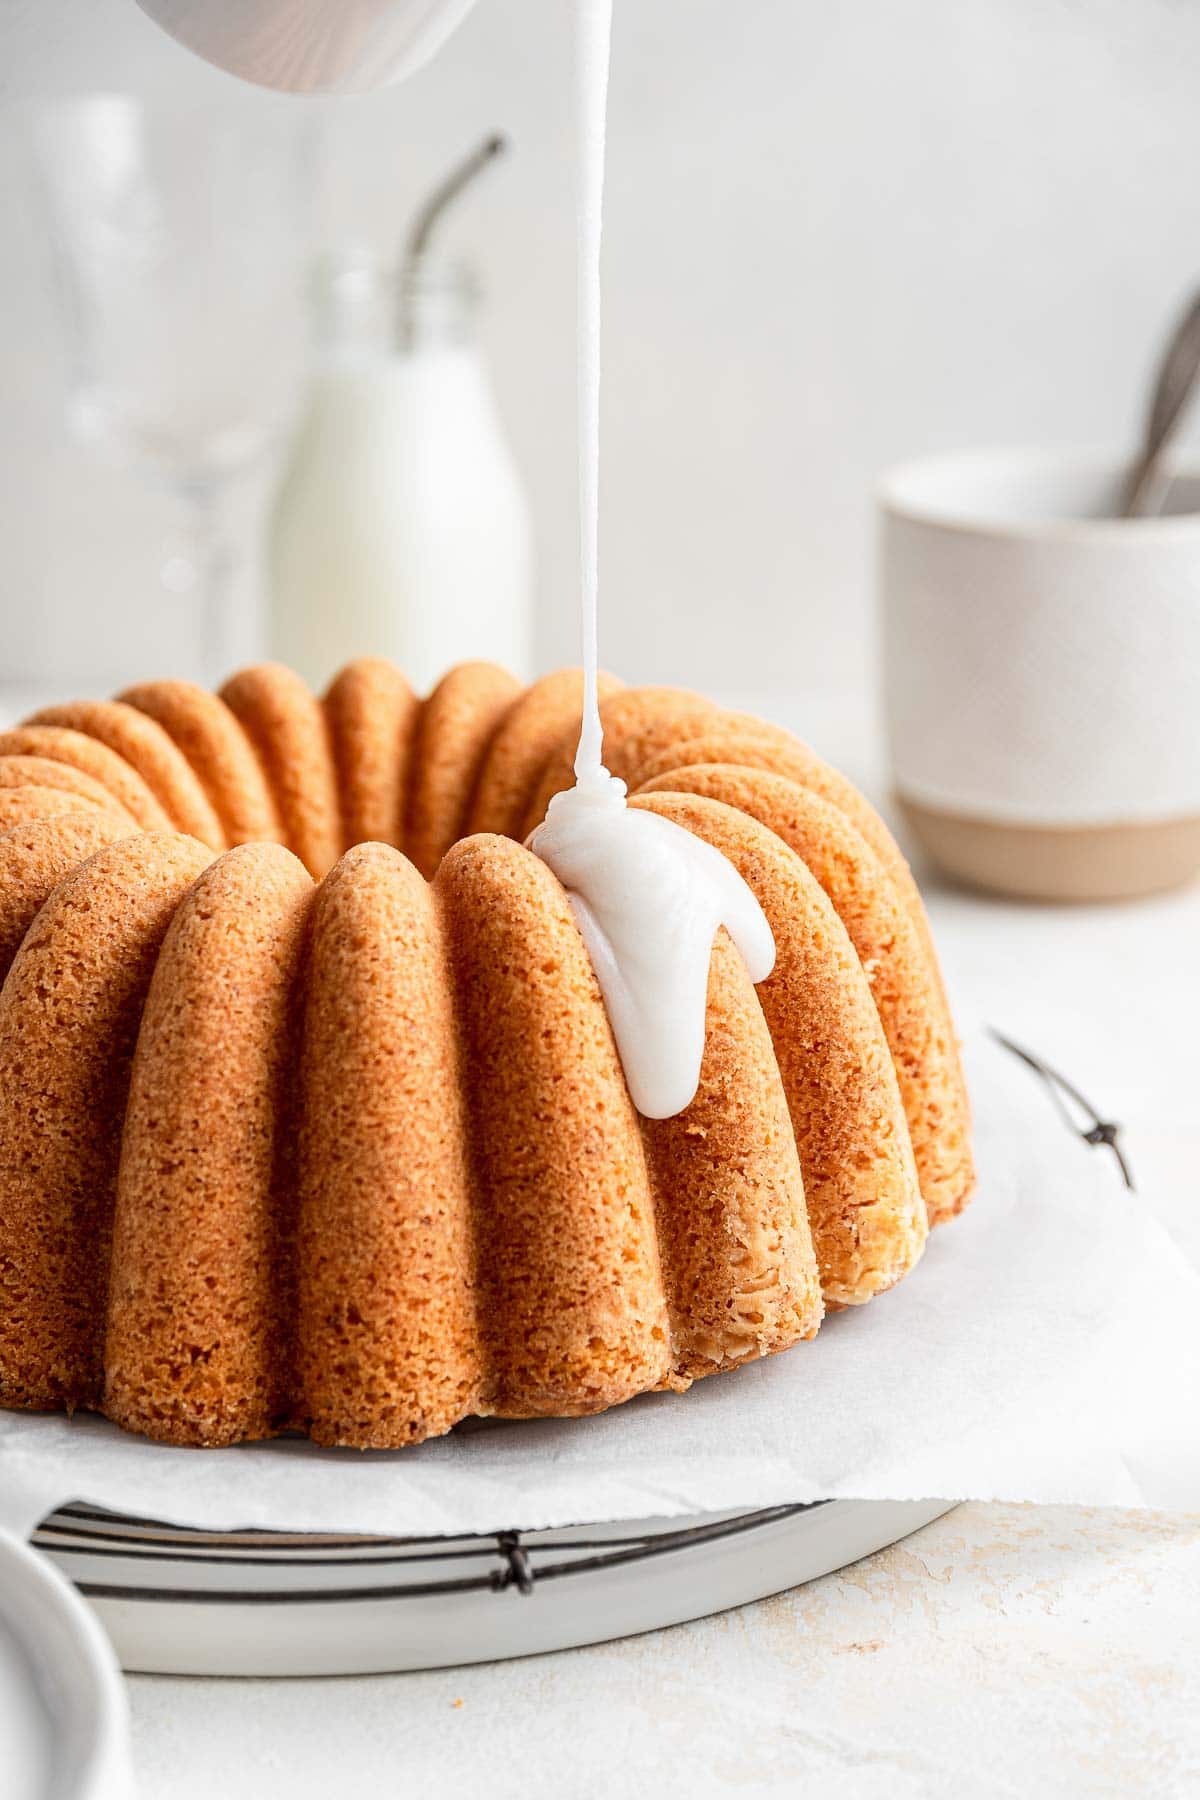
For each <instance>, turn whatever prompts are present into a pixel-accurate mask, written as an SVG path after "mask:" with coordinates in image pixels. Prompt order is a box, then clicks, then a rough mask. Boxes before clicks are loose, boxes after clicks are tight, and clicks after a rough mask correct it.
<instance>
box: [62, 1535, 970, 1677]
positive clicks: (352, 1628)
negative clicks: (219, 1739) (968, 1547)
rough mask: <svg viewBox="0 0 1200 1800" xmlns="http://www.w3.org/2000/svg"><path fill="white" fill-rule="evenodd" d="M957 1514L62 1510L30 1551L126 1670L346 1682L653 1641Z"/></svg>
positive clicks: (826, 1572) (793, 1584) (789, 1585)
mask: <svg viewBox="0 0 1200 1800" xmlns="http://www.w3.org/2000/svg"><path fill="white" fill-rule="evenodd" d="M948 1510H949V1507H948V1503H947V1502H946V1501H944V1500H927V1501H904V1502H900V1501H865V1500H834V1501H827V1502H825V1503H823V1504H820V1505H817V1506H808V1507H772V1508H770V1509H768V1510H766V1511H764V1512H760V1513H752V1514H737V1513H724V1514H714V1515H709V1516H707V1517H705V1518H702V1519H686V1520H678V1519H676V1520H664V1519H653V1520H641V1521H626V1522H621V1523H616V1524H606V1525H588V1526H578V1527H573V1528H572V1527H567V1528H563V1529H560V1530H556V1531H530V1532H523V1533H516V1532H497V1533H494V1534H490V1535H486V1536H479V1537H469V1538H409V1539H396V1538H391V1539H388V1538H363V1537H329V1536H325V1537H316V1536H310V1535H304V1534H287V1533H276V1532H262V1531H259V1532H238V1533H232V1534H226V1533H217V1532H203V1531H194V1530H186V1529H182V1528H180V1527H178V1526H170V1525H155V1524H153V1523H150V1522H146V1521H137V1520H131V1519H126V1518H122V1517H120V1516H119V1515H116V1514H111V1513H105V1512H101V1511H99V1510H98V1509H94V1508H86V1507H67V1508H64V1509H63V1510H62V1511H61V1512H58V1513H56V1514H54V1515H53V1516H52V1517H51V1518H50V1519H48V1520H47V1521H45V1523H44V1524H43V1525H42V1527H41V1528H40V1530H39V1532H38V1533H37V1535H36V1537H35V1540H34V1541H35V1542H36V1543H38V1544H39V1545H41V1546H42V1547H44V1548H45V1549H46V1550H47V1551H49V1553H50V1554H51V1555H52V1556H53V1557H54V1559H55V1560H56V1561H57V1562H58V1563H59V1565H60V1567H62V1568H63V1569H64V1570H65V1571H67V1572H68V1573H69V1574H70V1576H71V1578H72V1579H73V1580H74V1581H76V1582H77V1583H78V1584H79V1586H80V1587H81V1589H82V1591H83V1593H84V1594H85V1595H86V1596H87V1598H88V1599H89V1600H90V1602H91V1604H92V1605H93V1606H94V1607H95V1609H96V1611H97V1613H98V1614H99V1616H100V1618H101V1620H102V1621H103V1623H104V1625H105V1627H106V1629H107V1631H108V1632H109V1634H110V1636H111V1637H112V1640H113V1643H114V1644H115V1646H116V1649H117V1652H118V1655H119V1656H120V1658H121V1661H122V1663H123V1664H124V1666H125V1667H126V1668H127V1669H130V1670H138V1671H143V1672H154V1673H161V1674H174V1675H351V1674H374V1673H383V1672H385V1671H391V1670H403V1669H435V1668H445V1667H449V1666H451V1665H453V1664H456V1663H471V1662H488V1661H491V1660H493V1659H495V1658H501V1657H509V1656H528V1655H531V1654H533V1653H535V1652H538V1651H545V1650H564V1649H568V1648H570V1647H572V1646H574V1645H578V1644H594V1643H601V1642H603V1641H605V1640H606V1639H609V1638H616V1637H627V1636H630V1635H631V1634H633V1633H635V1632H640V1631H652V1630H655V1629H656V1628H658V1627H659V1626H663V1625H674V1624H678V1623H680V1622H681V1621H682V1620H685V1619H697V1618H701V1617H703V1616H704V1615H705V1614H707V1613H713V1612H720V1611H722V1610H723V1609H724V1608H726V1607H730V1606H740V1605H742V1604H744V1603H745V1602H746V1601H749V1600H759V1599H762V1598H763V1597H764V1596H765V1595H767V1594H775V1593H779V1592H781V1591H782V1590H783V1589H784V1588H790V1587H795V1586H797V1585H798V1584H799V1583H800V1582H804V1581H811V1580H813V1579H814V1578H815V1577H816V1576H818V1575H825V1574H828V1573H829V1572H830V1570H832V1569H837V1568H841V1567H843V1566H844V1565H845V1564H846V1563H850V1562H854V1561H856V1560H857V1559H858V1558H860V1557H862V1556H867V1555H869V1554H871V1553H872V1552H873V1551H875V1550H879V1549H881V1548H882V1547H883V1546H884V1545H886V1544H891V1543H894V1542H895V1541H896V1540H897V1539H898V1538H901V1537H905V1536H907V1534H908V1533H909V1532H911V1531H916V1530H917V1529H918V1527H920V1526H922V1525H925V1524H928V1522H929V1521H930V1520H931V1519H935V1518H937V1517H939V1516H940V1514H942V1513H944V1512H946V1511H948Z"/></svg>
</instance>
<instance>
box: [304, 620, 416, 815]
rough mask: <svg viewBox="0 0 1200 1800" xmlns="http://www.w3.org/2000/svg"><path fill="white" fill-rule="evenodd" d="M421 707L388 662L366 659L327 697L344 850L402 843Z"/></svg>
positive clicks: (354, 664) (349, 669)
mask: <svg viewBox="0 0 1200 1800" xmlns="http://www.w3.org/2000/svg"><path fill="white" fill-rule="evenodd" d="M419 712H420V702H419V701H418V699H417V696H416V695H415V694H414V693H413V691H412V688H411V687H410V686H409V684H408V682H407V681H406V680H405V678H404V676H403V675H402V674H401V673H400V671H399V669H397V668H396V667H395V665H394V664H392V663H390V662H384V661H383V659H382V658H381V657H376V656H363V657H360V658H359V659H358V661H357V662H352V663H349V664H348V665H347V667H346V668H344V669H343V670H342V672H341V674H340V675H339V676H338V677H337V679H336V680H335V681H334V682H333V683H332V684H331V685H330V688H329V692H328V693H327V694H326V696H325V717H326V718H327V719H328V721H329V730H330V733H331V735H332V738H333V757H334V763H335V765H336V768H337V778H338V790H339V792H340V794H341V799H342V826H343V831H344V836H345V847H346V849H347V850H349V849H350V848H351V847H352V846H353V845H355V844H370V843H377V844H392V845H395V846H397V847H399V845H400V844H402V843H403V842H404V813H405V806H406V802H407V794H408V775H409V766H410V761H411V755H412V742H413V733H414V731H415V730H416V724H417V716H418V714H419Z"/></svg>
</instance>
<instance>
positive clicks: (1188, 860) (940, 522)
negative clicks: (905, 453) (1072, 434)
mask: <svg viewBox="0 0 1200 1800" xmlns="http://www.w3.org/2000/svg"><path fill="white" fill-rule="evenodd" d="M1126 473H1127V467H1126V465H1124V464H1122V463H1121V462H1119V461H1118V460H1117V459H1116V458H1109V459H1106V458H1104V457H1102V456H1095V455H1087V454H1083V453H1069V452H1056V451H1028V452H1024V451H1002V452H979V453H974V454H969V455H955V456H945V457H938V458H934V459H931V460H928V461H923V462H918V463H911V464H908V465H907V466H905V467H902V468H899V469H896V470H894V471H893V472H892V473H891V474H890V475H888V476H887V477H886V479H885V480H884V482H883V484H882V487H881V490H880V495H879V509H880V545H879V550H880V589H881V600H882V610H883V668H884V703H885V710H886V716H887V732H888V740H889V744H890V749H891V759H892V771H893V779H894V784H895V789H896V794H897V797H898V799H899V801H900V804H901V806H902V809H903V811H904V813H905V815H906V816H907V819H908V821H909V823H910V825H911V826H912V828H913V830H914V832H915V833H916V835H917V837H918V838H919V839H920V840H921V842H922V844H923V845H924V847H925V849H926V850H927V851H928V852H929V853H930V854H931V856H932V857H933V858H934V860H935V861H936V862H938V863H940V864H941V865H942V867H943V868H945V869H946V870H948V871H949V872H950V873H951V874H953V875H955V876H957V877H959V878H960V879H962V880H965V881H967V882H969V883H971V884H972V885H974V886H977V887H982V888H988V889H992V890H994V891H997V892H1001V893H1008V894H1016V895H1020V896H1023V897H1027V898H1033V899H1046V900H1111V899H1121V898H1131V897H1133V896H1135V895H1139V894H1148V893H1153V892H1155V891H1157V890H1158V889H1162V888H1167V887H1172V886H1175V885H1177V884H1178V883H1181V882H1183V881H1186V880H1187V879H1188V878H1189V876H1191V875H1193V874H1195V872H1196V870H1197V869H1198V868H1200V467H1190V468H1186V469H1184V470H1182V471H1181V472H1180V473H1178V474H1177V476H1176V479H1175V481H1174V483H1173V485H1172V488H1171V491H1170V494H1169V496H1168V500H1167V510H1166V511H1165V512H1164V514H1163V516H1161V517H1158V518H1152V519H1138V520H1125V519H1121V518H1118V517H1115V516H1114V515H1115V512H1116V508H1117V506H1118V504H1119V496H1120V494H1121V491H1122V487H1123V482H1124V478H1125V475H1126Z"/></svg>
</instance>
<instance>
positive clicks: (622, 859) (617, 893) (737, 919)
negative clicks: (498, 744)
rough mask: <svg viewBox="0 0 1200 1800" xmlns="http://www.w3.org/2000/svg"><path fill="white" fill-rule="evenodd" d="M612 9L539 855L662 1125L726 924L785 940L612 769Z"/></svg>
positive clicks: (583, 184)
mask: <svg viewBox="0 0 1200 1800" xmlns="http://www.w3.org/2000/svg"><path fill="white" fill-rule="evenodd" d="M611 34H612V0H577V4H576V77H577V92H576V108H575V118H576V130H577V143H576V168H575V179H576V204H577V212H578V223H577V248H578V259H579V260H578V271H577V305H578V350H577V359H578V381H579V396H578V426H579V545H580V595H581V608H582V627H583V629H582V636H583V719H582V724H581V729H580V734H579V746H578V748H577V750H576V752H575V786H574V787H573V788H568V789H566V790H565V791H564V792H563V793H560V794H557V795H556V796H555V797H554V799H553V800H552V801H551V802H550V807H549V810H548V812H547V814H546V818H545V820H544V822H543V823H542V824H541V825H539V826H538V828H537V829H536V830H535V831H534V832H533V833H532V834H531V835H530V838H529V848H530V849H531V850H532V851H533V852H534V854H535V855H537V856H540V857H541V858H542V860H543V862H545V863H547V864H548V865H549V867H550V868H551V869H552V870H553V871H554V873H555V875H557V877H558V879H559V881H561V883H562V885H563V887H564V888H565V889H566V890H567V893H568V895H569V897H570V902H571V910H572V912H573V913H574V916H575V920H576V923H577V924H578V926H579V931H580V935H581V936H582V938H583V941H584V943H585V944H586V945H587V950H588V955H589V956H590V957H591V960H592V966H593V968H594V969H595V971H596V979H597V980H598V981H599V983H600V991H601V993H602V994H603V996H604V1004H605V1008H606V1010H607V1012H608V1017H609V1023H610V1024H611V1026H612V1031H613V1037H614V1038H615V1040H616V1045H617V1050H618V1053H619V1054H620V1058H621V1066H622V1068H623V1069H624V1072H625V1080H626V1082H627V1083H628V1086H629V1092H630V1096H631V1098H632V1100H633V1103H634V1105H635V1106H636V1107H637V1109H638V1111H639V1112H640V1113H642V1114H644V1116H645V1117H646V1118H649V1119H668V1118H671V1117H673V1116H674V1114H676V1113H680V1112H683V1110H684V1108H685V1107H687V1106H689V1105H690V1104H691V1102H692V1100H693V1099H694V1098H695V1095H696V1090H697V1088H698V1086H699V1083H700V1067H701V1063H702V1062H703V1059H704V1033H705V1009H706V1003H707V996H708V972H709V964H710V962H711V960H712V947H713V939H714V938H715V936H716V934H717V932H718V931H719V930H720V928H721V926H722V925H723V926H725V928H726V929H727V930H728V932H729V935H730V937H731V938H732V939H733V942H734V944H735V945H736V947H737V949H738V950H739V951H740V952H741V955H742V959H743V961H744V962H745V964H746V968H747V970H748V972H749V975H750V979H751V980H752V981H753V982H756V983H757V982H760V981H765V980H766V979H767V976H768V975H769V974H770V973H771V970H772V968H773V967H774V964H775V941H774V939H773V937H772V936H771V928H770V926H769V925H768V924H767V921H766V917H765V915H764V913H763V910H762V908H761V907H760V906H759V904H758V901H757V900H756V899H755V897H754V895H753V894H752V893H751V891H750V889H749V888H748V887H747V886H746V883H745V882H744V881H743V880H742V878H741V876H740V875H739V874H738V873H737V870H736V869H735V868H734V867H733V865H732V863H730V862H728V861H727V860H726V858H725V857H724V856H723V855H722V854H721V852H720V851H719V850H714V849H713V847H712V846H711V845H710V844H706V843H704V842H702V841H701V840H700V839H698V838H696V837H694V836H693V835H692V834H691V833H690V832H687V831H684V830H683V829H682V828H681V827H680V826H678V825H675V824H674V823H673V822H672V821H671V820H669V819H663V818H659V817H657V816H656V815H655V814H652V813H645V812H637V813H635V812H631V811H630V810H629V809H628V808H627V806H626V804H625V794H626V787H625V783H624V782H623V781H621V780H619V779H618V778H617V777H616V776H614V775H612V774H610V773H609V771H608V770H607V769H606V768H605V767H604V763H603V757H602V751H603V728H602V725H601V720H600V698H599V652H598V629H597V615H598V595H599V534H598V520H599V492H600V241H601V218H602V203H603V193H604V125H605V108H606V102H607V94H608V62H609V43H610V39H611Z"/></svg>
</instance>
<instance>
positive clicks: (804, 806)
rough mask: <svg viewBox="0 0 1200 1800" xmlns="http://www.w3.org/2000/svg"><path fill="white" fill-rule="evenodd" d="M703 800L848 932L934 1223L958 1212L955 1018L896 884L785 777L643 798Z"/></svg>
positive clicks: (832, 814) (963, 1153)
mask: <svg viewBox="0 0 1200 1800" xmlns="http://www.w3.org/2000/svg"><path fill="white" fill-rule="evenodd" d="M663 791H665V792H667V793H676V794H700V795H705V796H707V797H708V798H709V799H711V800H720V801H723V802H724V803H725V804H726V805H727V806H732V807H734V808H735V809H736V810H737V811H738V812H741V813H745V814H746V815H747V816H748V817H750V818H752V819H757V820H758V821H759V823H760V824H761V825H765V826H767V827H768V829H769V830H771V831H772V832H774V834H775V836H776V837H778V838H779V839H781V840H782V842H783V843H785V844H787V845H788V847H789V849H792V850H794V851H795V852H796V854H797V855H798V856H799V857H800V859H801V860H802V862H804V863H805V865H806V866H807V868H808V869H809V872H810V873H811V874H812V875H814V876H815V877H816V879H817V881H818V882H819V883H820V885H821V887H822V888H823V889H824V890H825V893H826V895H827V897H828V899H829V901H830V904H831V905H832V907H833V910H834V912H836V914H837V915H838V918H839V919H840V920H841V921H842V924H843V925H844V926H845V927H846V931H847V933H848V934H849V937H850V941H851V943H852V944H853V946H854V950H855V953H856V955H857V957H858V960H859V962H860V963H861V964H862V968H863V972H864V973H865V975H866V977H867V980H868V982H869V983H870V986H871V992H872V994H873V996H874V999H875V1006H876V1010H877V1011H878V1013H879V1020H880V1023H881V1025H882V1026H883V1030H884V1035H885V1037H886V1038H887V1041H888V1048H889V1050H890V1051H891V1055H892V1061H893V1062H894V1064H895V1067H896V1075H897V1079H898V1081H899V1084H900V1097H901V1099H902V1100H903V1102H904V1113H905V1117H906V1119H907V1120H908V1130H909V1136H910V1137H911V1139H912V1147H913V1155H914V1157H915V1158H916V1164H917V1174H918V1177H919V1179H920V1184H921V1194H922V1197H923V1199H924V1201H925V1207H926V1210H927V1212H928V1214H929V1218H930V1221H931V1222H933V1221H936V1220H938V1219H943V1218H948V1217H949V1216H951V1215H952V1214H953V1213H955V1212H957V1211H958V1210H959V1208H960V1207H961V1206H962V1204H963V1202H964V1201H965V1199H966V1196H967V1194H968V1192H969V1191H970V1186H971V1181H972V1168H971V1149H970V1142H969V1136H968V1133H969V1120H968V1118H967V1109H966V1092H965V1089H964V1088H963V1086H962V1083H961V1078H960V1076H959V1070H958V1053H957V1048H956V1046H955V1043H954V1036H953V1027H952V1026H951V1024H950V1019H949V1014H948V1013H947V1011H946V1008H945V1006H944V1005H943V1004H942V1002H941V996H940V994H939V992H938V991H937V990H936V989H934V988H933V986H932V985H931V983H930V982H929V981H928V980H927V979H926V974H927V963H926V953H925V946H924V943H923V941H922V939H921V937H920V936H919V934H918V932H917V930H916V926H915V924H914V922H913V920H912V918H911V916H910V913H909V910H908V908H907V906H906V905H905V903H904V900H903V898H902V896H901V894H900V892H899V890H898V888H897V885H896V883H895V880H894V878H893V876H892V874H891V873H890V871H889V870H888V869H886V868H885V867H884V865H883V863H882V862H881V861H880V859H879V857H878V856H877V855H876V854H875V852H874V851H873V850H872V849H871V848H870V846H869V845H868V844H867V842H866V840H865V839H864V838H863V837H862V836H861V835H860V833H859V832H858V831H857V830H856V829H855V827H854V826H853V825H852V824H851V823H850V821H849V819H848V818H847V817H846V815H845V813H843V812H840V811H839V810H838V808H837V807H836V806H833V805H831V803H830V802H829V801H828V800H823V799H822V798H821V797H820V795H819V794H815V793H812V792H810V791H809V790H808V789H806V788H801V787H797V785H796V783H795V782H794V781H787V780H785V779H784V777H783V776H780V775H770V774H767V773H766V772H765V771H763V770H761V769H752V768H738V767H736V766H734V765H732V764H728V763H707V764H705V763H701V764H700V765H698V766H697V767H694V768H687V767H685V768H681V769H675V770H673V771H672V772H671V773H670V774H669V775H660V776H658V777H656V778H655V779H654V780H652V781H646V782H643V783H642V785H641V786H640V787H639V789H638V794H639V795H645V794H653V793H658V792H663Z"/></svg>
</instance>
